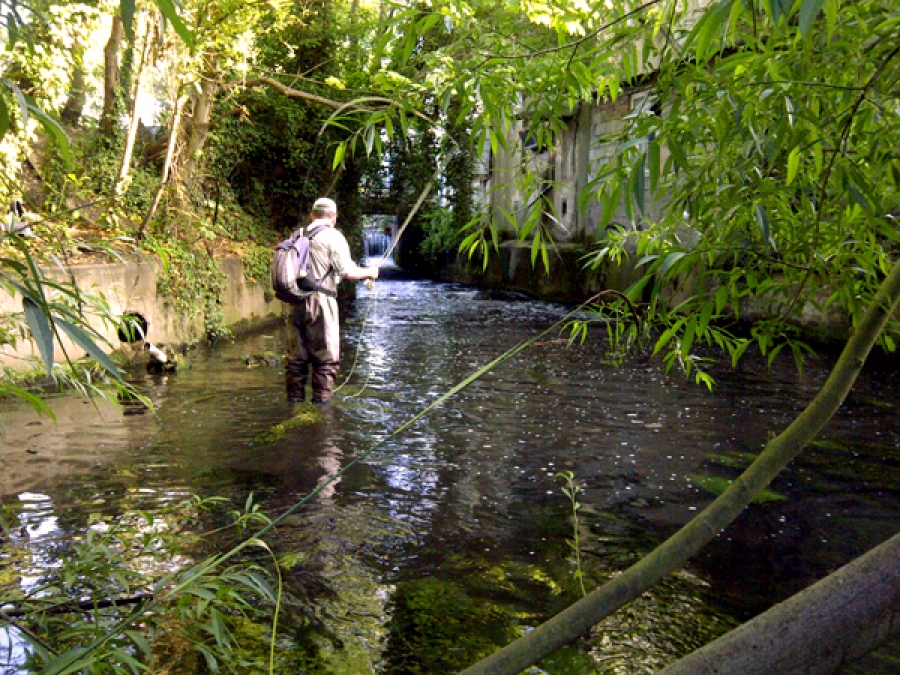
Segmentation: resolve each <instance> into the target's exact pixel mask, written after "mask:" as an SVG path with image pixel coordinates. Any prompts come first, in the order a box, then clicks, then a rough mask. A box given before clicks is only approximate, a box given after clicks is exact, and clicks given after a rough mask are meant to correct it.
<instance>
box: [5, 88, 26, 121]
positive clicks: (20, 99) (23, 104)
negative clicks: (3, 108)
mask: <svg viewBox="0 0 900 675" xmlns="http://www.w3.org/2000/svg"><path fill="white" fill-rule="evenodd" d="M0 82H2V83H3V84H5V85H6V86H7V87H8V88H9V90H10V91H11V92H12V93H13V94H14V95H15V97H16V101H18V102H19V112H20V113H21V114H22V124H23V125H26V126H27V124H28V101H26V100H25V94H23V93H22V90H21V89H19V87H18V86H17V85H16V84H15V82H13V81H12V80H8V79H6V78H5V77H4V78H0Z"/></svg>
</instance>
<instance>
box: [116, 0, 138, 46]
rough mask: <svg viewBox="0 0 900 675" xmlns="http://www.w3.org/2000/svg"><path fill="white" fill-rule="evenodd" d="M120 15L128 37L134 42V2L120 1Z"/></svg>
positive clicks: (131, 0) (132, 0)
mask: <svg viewBox="0 0 900 675" xmlns="http://www.w3.org/2000/svg"><path fill="white" fill-rule="evenodd" d="M119 15H120V16H121V17H122V26H123V27H124V28H125V35H126V37H127V38H128V39H129V40H134V0H120V1H119Z"/></svg>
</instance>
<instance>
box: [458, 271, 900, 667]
mask: <svg viewBox="0 0 900 675" xmlns="http://www.w3.org/2000/svg"><path fill="white" fill-rule="evenodd" d="M898 301H900V260H897V262H895V263H894V267H893V269H892V270H891V273H890V274H889V275H888V276H887V278H886V279H885V280H884V281H883V282H882V285H881V288H880V289H879V290H878V292H877V293H876V294H875V297H874V298H872V300H871V301H870V302H869V305H868V307H867V308H866V312H865V314H864V315H863V317H862V319H861V320H860V323H859V326H858V327H857V330H856V332H855V333H854V334H853V335H852V336H851V338H850V340H848V342H847V345H846V346H845V347H844V350H843V352H841V356H840V358H839V359H838V361H837V363H836V364H835V366H834V368H833V370H832V371H831V375H829V377H828V380H827V381H826V382H825V384H824V385H823V386H822V389H821V390H820V391H819V393H818V395H817V396H816V397H815V399H813V401H812V402H811V403H810V404H809V405H808V406H807V407H806V409H805V410H804V411H803V412H802V413H801V414H800V415H799V416H798V417H797V419H796V420H794V422H793V423H792V424H791V425H790V426H789V427H788V428H787V429H785V430H784V431H783V432H782V433H781V434H779V435H778V436H776V437H775V438H773V439H772V440H771V441H769V443H767V444H766V447H765V449H764V450H763V451H762V453H760V455H759V457H757V459H756V461H755V462H753V464H751V465H750V466H749V467H748V468H747V470H746V471H745V472H744V473H743V474H741V476H739V477H738V478H737V479H736V480H735V481H734V483H732V485H731V487H729V488H728V490H726V491H725V492H724V493H723V494H722V495H720V496H719V497H718V498H717V499H716V500H715V501H714V502H713V503H712V504H710V505H709V506H708V507H707V508H706V509H704V510H703V511H702V512H701V513H700V514H698V515H697V517H695V518H694V519H693V520H691V522H689V523H688V524H687V525H685V526H684V527H683V528H681V529H680V530H679V531H678V532H676V533H675V534H674V535H672V536H671V537H669V538H668V539H667V540H666V541H665V542H663V543H662V544H661V545H660V546H658V547H657V548H656V549H654V550H653V551H651V552H650V553H648V554H647V555H646V556H644V557H643V558H642V559H641V560H640V561H638V562H637V563H635V564H634V565H632V566H631V567H629V568H628V569H627V570H625V571H624V572H622V574H620V575H618V576H616V577H614V578H613V579H612V580H610V581H608V582H607V583H605V584H603V585H602V586H600V587H599V588H597V589H595V590H594V591H592V592H591V593H589V594H588V595H587V596H585V597H584V598H582V599H581V600H579V601H578V602H576V603H575V604H573V605H572V606H570V607H568V608H567V609H565V610H563V611H562V612H560V613H559V614H557V615H556V616H554V617H553V618H552V619H550V620H549V621H547V622H545V623H543V624H541V625H540V626H538V627H537V628H536V629H535V630H533V631H531V632H530V633H527V634H526V635H524V636H522V637H521V638H519V639H518V640H516V641H514V642H513V643H511V644H509V645H507V646H506V647H504V648H503V649H500V650H499V651H497V652H495V653H493V654H491V655H490V656H488V657H487V658H485V659H482V660H481V661H479V662H478V663H476V664H475V665H473V666H471V667H469V668H467V669H466V670H465V671H463V675H486V674H488V673H489V674H490V675H517V673H520V672H522V671H523V670H525V669H526V668H528V667H529V666H531V665H533V664H534V663H537V662H538V661H540V660H541V659H543V658H544V657H546V656H549V655H550V654H552V653H553V652H555V651H556V650H557V649H559V648H560V647H562V646H563V645H566V644H568V643H570V642H572V641H574V640H576V639H577V638H578V637H580V636H581V635H584V634H585V633H587V632H588V631H589V630H590V628H591V626H593V625H594V624H596V623H597V622H599V621H600V620H601V619H604V618H605V617H607V616H609V615H610V614H612V613H613V612H615V611H616V610H617V609H619V608H620V607H624V606H625V605H627V604H628V603H629V602H631V601H632V600H634V599H635V598H637V597H639V596H640V595H641V594H642V593H643V592H644V591H646V590H647V589H649V588H651V587H652V586H653V585H654V584H656V583H657V582H659V581H660V580H661V579H663V578H664V577H665V576H667V575H668V574H670V573H672V572H674V571H676V570H678V569H681V568H682V567H683V566H684V564H685V563H686V562H687V561H688V560H689V559H690V558H691V556H693V555H695V554H696V553H697V552H698V551H699V550H700V549H701V548H703V546H705V545H706V544H707V543H708V542H709V541H710V540H712V539H713V538H714V537H715V536H716V535H717V534H718V533H719V532H721V531H722V530H723V529H725V527H726V526H728V525H729V524H730V523H731V522H732V521H733V520H734V519H735V518H736V517H737V516H738V515H739V514H740V512H741V511H743V510H744V508H746V507H747V505H748V504H749V503H750V502H751V501H752V500H753V498H754V497H755V496H757V495H758V494H759V493H760V492H761V491H762V490H763V489H764V488H765V487H766V486H767V485H768V484H769V483H770V482H771V481H772V479H773V478H775V476H777V475H778V473H779V472H780V471H781V470H782V469H783V468H784V467H785V466H787V464H788V463H789V462H790V461H791V460H792V459H794V457H796V456H797V455H798V454H800V451H801V450H802V449H803V448H804V447H805V446H806V445H807V444H808V443H809V442H810V441H812V440H813V439H814V438H815V437H816V435H817V434H818V433H819V431H821V429H822V427H824V426H825V424H826V423H827V422H828V420H830V419H831V417H832V416H833V415H834V413H835V412H836V411H837V409H838V408H839V407H840V405H841V404H842V403H843V401H844V398H845V397H846V396H847V394H848V392H849V391H850V389H851V387H852V386H853V383H854V382H855V381H856V378H857V376H858V375H859V371H860V370H861V369H862V366H863V364H864V363H865V360H866V357H867V356H868V354H869V352H870V351H871V349H872V347H873V346H874V345H875V342H876V341H877V340H878V337H879V335H881V331H882V330H883V328H884V326H885V324H886V323H887V321H888V318H889V317H890V316H891V314H892V313H893V312H894V311H895V310H896V307H897V304H898Z"/></svg>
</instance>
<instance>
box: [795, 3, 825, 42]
mask: <svg viewBox="0 0 900 675" xmlns="http://www.w3.org/2000/svg"><path fill="white" fill-rule="evenodd" d="M824 4H825V0H803V3H802V4H801V5H800V21H799V23H800V35H802V36H803V37H806V34H807V33H808V32H809V29H810V27H811V26H812V25H813V21H815V20H816V17H817V16H819V12H821V11H822V6H823V5H824Z"/></svg>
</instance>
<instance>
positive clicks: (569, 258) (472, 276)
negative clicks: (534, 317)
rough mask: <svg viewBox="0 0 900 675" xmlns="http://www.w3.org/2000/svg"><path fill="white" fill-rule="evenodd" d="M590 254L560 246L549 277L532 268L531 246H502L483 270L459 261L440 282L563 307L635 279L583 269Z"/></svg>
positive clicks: (612, 269) (624, 270) (619, 271)
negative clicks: (512, 293) (508, 292)
mask: <svg viewBox="0 0 900 675" xmlns="http://www.w3.org/2000/svg"><path fill="white" fill-rule="evenodd" d="M589 252H590V249H589V248H588V247H587V246H584V245H581V244H559V245H558V246H557V250H556V251H555V252H551V253H550V273H549V274H548V273H547V272H546V270H545V269H544V264H543V262H542V261H541V260H540V259H538V260H537V262H536V263H535V264H534V265H532V263H531V246H529V245H527V244H520V243H518V242H505V243H503V244H501V245H500V251H499V253H496V254H492V255H491V257H490V258H489V259H488V266H487V269H486V270H485V269H484V267H483V263H482V260H481V259H479V258H475V259H472V260H469V259H468V258H467V257H465V256H460V257H458V258H457V259H456V260H455V261H454V262H452V263H451V264H450V265H448V266H447V268H446V269H445V270H444V271H443V273H442V275H441V276H442V278H444V279H446V280H451V281H458V282H461V283H467V284H473V285H476V286H483V287H488V288H502V289H506V290H512V291H517V292H520V293H526V294H528V295H531V296H534V297H536V298H541V299H545V300H553V301H556V302H564V303H578V302H583V301H584V300H587V299H588V298H590V297H591V296H592V295H594V294H595V293H598V292H599V291H602V290H606V289H612V290H617V291H623V290H625V289H626V288H627V287H628V286H629V285H630V284H631V283H632V282H633V281H634V280H635V279H636V278H637V276H636V274H635V273H634V269H633V267H631V265H630V264H629V265H627V266H624V267H616V266H609V265H608V266H606V267H604V268H601V269H597V270H592V269H588V268H587V267H586V266H585V262H586V261H585V260H584V256H585V255H586V254H587V253H589Z"/></svg>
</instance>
